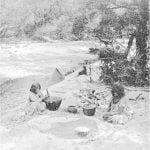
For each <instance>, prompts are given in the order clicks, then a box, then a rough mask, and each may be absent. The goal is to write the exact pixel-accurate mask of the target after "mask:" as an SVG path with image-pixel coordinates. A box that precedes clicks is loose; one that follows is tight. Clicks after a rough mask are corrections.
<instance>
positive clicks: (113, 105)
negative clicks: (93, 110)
mask: <svg viewBox="0 0 150 150" xmlns="http://www.w3.org/2000/svg"><path fill="white" fill-rule="evenodd" d="M111 93H112V96H113V97H112V100H111V102H110V105H109V108H108V110H107V112H106V113H105V114H104V116H103V119H104V120H105V121H108V122H111V123H117V124H124V123H126V122H127V121H128V120H129V119H130V118H131V117H132V115H133V111H132V109H131V107H130V106H129V104H128V103H127V101H126V99H125V98H124V95H125V92H124V88H123V87H122V86H121V85H118V84H115V85H113V86H112V90H111Z"/></svg>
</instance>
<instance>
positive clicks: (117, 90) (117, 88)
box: [111, 84, 125, 98]
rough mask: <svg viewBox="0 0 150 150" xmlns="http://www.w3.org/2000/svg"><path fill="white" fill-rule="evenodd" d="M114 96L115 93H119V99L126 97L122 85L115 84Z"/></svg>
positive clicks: (113, 87) (112, 91) (112, 90)
mask: <svg viewBox="0 0 150 150" xmlns="http://www.w3.org/2000/svg"><path fill="white" fill-rule="evenodd" d="M111 93H112V96H114V93H117V95H118V98H122V97H123V96H124V95H125V91H124V87H123V86H122V85H120V84H114V85H112V88H111Z"/></svg>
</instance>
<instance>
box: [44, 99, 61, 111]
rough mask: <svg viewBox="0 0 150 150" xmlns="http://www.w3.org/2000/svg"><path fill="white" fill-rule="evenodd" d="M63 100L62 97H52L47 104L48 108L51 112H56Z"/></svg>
mask: <svg viewBox="0 0 150 150" xmlns="http://www.w3.org/2000/svg"><path fill="white" fill-rule="evenodd" d="M61 102H62V99H61V98H60V97H50V101H47V102H46V107H47V109H49V110H52V111H56V110H58V108H59V107H60V105H61Z"/></svg>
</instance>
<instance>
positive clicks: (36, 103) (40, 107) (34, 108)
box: [26, 82, 48, 115]
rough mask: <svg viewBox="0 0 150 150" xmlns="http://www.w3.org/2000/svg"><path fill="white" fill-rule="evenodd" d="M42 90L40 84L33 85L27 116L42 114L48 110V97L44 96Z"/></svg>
mask: <svg viewBox="0 0 150 150" xmlns="http://www.w3.org/2000/svg"><path fill="white" fill-rule="evenodd" d="M40 90H41V85H40V84H39V83H38V82H36V83H33V84H32V85H31V88H30V94H29V99H28V105H27V110H26V114H28V115H33V114H41V113H42V112H44V111H45V110H46V105H45V103H44V101H45V100H46V99H47V98H48V96H47V95H46V96H44V95H43V94H42V92H41V91H40Z"/></svg>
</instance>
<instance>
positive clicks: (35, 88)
mask: <svg viewBox="0 0 150 150" xmlns="http://www.w3.org/2000/svg"><path fill="white" fill-rule="evenodd" d="M37 89H39V90H41V85H40V83H38V82H35V83H33V84H32V85H31V88H30V92H32V93H35V94H36V90H37Z"/></svg>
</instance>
